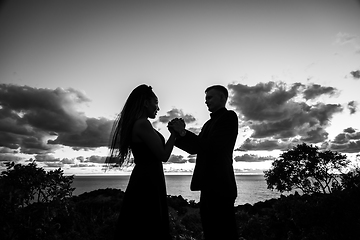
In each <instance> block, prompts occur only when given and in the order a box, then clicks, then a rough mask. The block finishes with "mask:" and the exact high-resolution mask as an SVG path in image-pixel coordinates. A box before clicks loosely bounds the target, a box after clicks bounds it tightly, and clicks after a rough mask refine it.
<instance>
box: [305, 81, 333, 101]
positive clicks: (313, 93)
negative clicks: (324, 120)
mask: <svg viewBox="0 0 360 240" xmlns="http://www.w3.org/2000/svg"><path fill="white" fill-rule="evenodd" d="M336 92H337V91H336V89H335V88H333V87H323V86H321V85H319V84H311V85H309V86H307V87H306V89H305V90H304V92H303V94H304V98H305V99H306V100H309V99H315V98H316V97H318V96H321V95H324V94H329V95H330V96H332V95H334V94H335V93H336Z"/></svg>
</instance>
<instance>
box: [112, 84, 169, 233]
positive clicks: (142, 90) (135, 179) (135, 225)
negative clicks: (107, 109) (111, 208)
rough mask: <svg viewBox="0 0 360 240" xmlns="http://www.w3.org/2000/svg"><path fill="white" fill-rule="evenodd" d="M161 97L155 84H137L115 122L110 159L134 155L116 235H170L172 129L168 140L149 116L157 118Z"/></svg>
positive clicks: (124, 159)
mask: <svg viewBox="0 0 360 240" xmlns="http://www.w3.org/2000/svg"><path fill="white" fill-rule="evenodd" d="M157 111H159V107H158V99H157V97H156V95H155V94H154V92H153V91H152V88H151V87H150V86H146V85H140V86H138V87H136V88H135V89H134V90H133V91H132V92H131V94H130V95H129V97H128V99H127V100H126V103H125V105H124V107H123V110H122V111H121V113H120V115H119V117H118V119H117V121H116V122H115V124H114V128H113V135H112V140H111V146H110V157H109V158H108V160H107V162H108V163H111V162H112V163H113V162H114V159H116V160H117V161H116V163H118V164H119V165H120V166H122V165H124V164H126V163H128V159H129V156H130V154H131V153H132V154H133V156H134V163H135V166H134V169H133V171H132V173H131V176H130V179H129V183H128V186H127V188H126V191H125V196H124V199H123V202H122V207H121V210H120V215H119V220H118V225H117V226H116V230H115V239H121V240H127V239H136V240H137V239H171V237H170V234H169V215H168V207H167V202H166V201H167V197H166V196H167V195H166V186H165V177H164V171H163V166H162V162H166V161H167V160H168V159H169V157H170V154H171V152H172V149H173V147H174V143H175V132H174V131H172V132H171V135H170V137H169V139H168V141H167V142H166V143H165V140H164V137H163V136H162V135H161V134H160V133H159V132H158V131H156V130H155V129H154V128H153V127H152V125H151V123H150V121H149V120H148V118H151V119H154V118H155V116H156V114H157Z"/></svg>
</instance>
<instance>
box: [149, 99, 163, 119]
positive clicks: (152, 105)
mask: <svg viewBox="0 0 360 240" xmlns="http://www.w3.org/2000/svg"><path fill="white" fill-rule="evenodd" d="M158 104H159V100H158V98H157V97H153V98H151V99H150V101H147V105H146V112H147V116H148V118H151V119H154V118H155V117H156V114H157V112H158V111H159V110H160V108H159V105H158Z"/></svg>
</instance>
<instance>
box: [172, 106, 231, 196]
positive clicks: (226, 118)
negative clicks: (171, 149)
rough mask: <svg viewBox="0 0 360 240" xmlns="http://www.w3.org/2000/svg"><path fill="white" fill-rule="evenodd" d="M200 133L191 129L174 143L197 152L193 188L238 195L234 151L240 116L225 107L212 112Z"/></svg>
mask: <svg viewBox="0 0 360 240" xmlns="http://www.w3.org/2000/svg"><path fill="white" fill-rule="evenodd" d="M210 115H211V119H209V120H208V121H207V122H206V123H205V125H204V126H203V128H202V129H201V132H200V134H199V135H196V134H194V133H192V132H190V131H187V132H186V135H185V136H184V137H179V138H177V140H176V142H175V146H177V147H178V148H180V149H182V150H184V151H186V152H188V153H190V154H197V157H196V165H195V169H194V172H193V176H192V180H191V185H190V189H191V190H192V191H199V190H200V191H203V192H204V191H206V192H211V193H214V194H221V196H224V197H225V196H226V197H231V198H234V199H235V198H236V196H237V187H236V182H235V176H234V169H233V166H232V163H233V150H234V146H235V141H236V137H237V134H238V118H237V115H236V113H235V112H234V111H229V110H227V109H226V108H222V109H219V110H218V111H216V112H215V113H212V114H210Z"/></svg>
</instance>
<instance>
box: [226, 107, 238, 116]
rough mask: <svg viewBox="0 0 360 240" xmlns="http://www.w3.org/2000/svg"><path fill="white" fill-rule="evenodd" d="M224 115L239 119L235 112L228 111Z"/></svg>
mask: <svg viewBox="0 0 360 240" xmlns="http://www.w3.org/2000/svg"><path fill="white" fill-rule="evenodd" d="M224 115H225V116H227V117H233V118H234V117H235V118H237V114H236V112H235V111H233V110H228V109H226V112H225V114H224Z"/></svg>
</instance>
